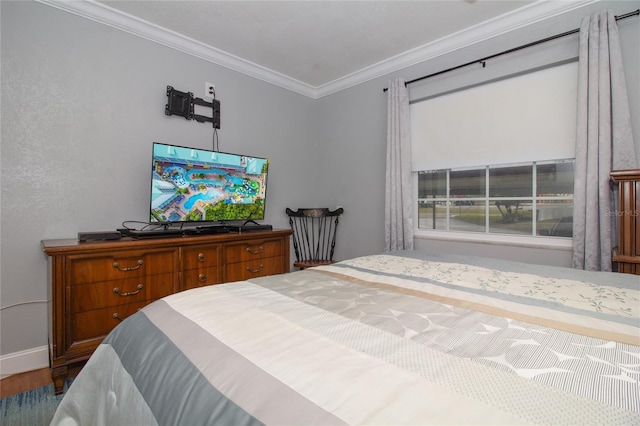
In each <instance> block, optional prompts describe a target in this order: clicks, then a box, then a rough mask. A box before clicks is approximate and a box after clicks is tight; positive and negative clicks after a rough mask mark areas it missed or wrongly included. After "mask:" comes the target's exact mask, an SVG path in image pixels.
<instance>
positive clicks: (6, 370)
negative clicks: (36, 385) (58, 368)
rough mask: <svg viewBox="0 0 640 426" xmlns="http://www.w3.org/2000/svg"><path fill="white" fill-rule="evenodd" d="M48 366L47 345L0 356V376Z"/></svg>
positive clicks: (3, 376)
mask: <svg viewBox="0 0 640 426" xmlns="http://www.w3.org/2000/svg"><path fill="white" fill-rule="evenodd" d="M46 367H49V347H48V346H41V347H39V348H33V349H28V350H26V351H20V352H14V353H11V354H7V355H2V356H0V378H2V379H4V378H5V377H8V376H11V375H12V374H18V373H24V372H26V371H32V370H39V369H41V368H46Z"/></svg>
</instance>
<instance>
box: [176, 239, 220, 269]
mask: <svg viewBox="0 0 640 426" xmlns="http://www.w3.org/2000/svg"><path fill="white" fill-rule="evenodd" d="M221 257H222V246H220V245H211V244H208V245H203V246H195V247H187V248H184V249H182V269H183V270H189V269H200V268H208V267H211V266H218V265H220V264H221V263H222V260H221Z"/></svg>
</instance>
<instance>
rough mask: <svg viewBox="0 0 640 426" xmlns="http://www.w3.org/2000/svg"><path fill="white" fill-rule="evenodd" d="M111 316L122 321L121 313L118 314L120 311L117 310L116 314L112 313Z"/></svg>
mask: <svg viewBox="0 0 640 426" xmlns="http://www.w3.org/2000/svg"><path fill="white" fill-rule="evenodd" d="M111 317H112V318H113V319H115V320H118V321H122V318H120V315H118V313H117V312H116V313H115V314H113V315H111Z"/></svg>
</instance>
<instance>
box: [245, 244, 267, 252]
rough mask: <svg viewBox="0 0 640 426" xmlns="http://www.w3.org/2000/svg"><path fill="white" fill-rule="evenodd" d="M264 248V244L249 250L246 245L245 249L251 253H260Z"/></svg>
mask: <svg viewBox="0 0 640 426" xmlns="http://www.w3.org/2000/svg"><path fill="white" fill-rule="evenodd" d="M263 250H264V246H263V245H260V247H259V248H258V250H251V247H247V251H248V252H249V253H251V254H258V253H262V251H263Z"/></svg>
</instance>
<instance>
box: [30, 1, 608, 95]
mask: <svg viewBox="0 0 640 426" xmlns="http://www.w3.org/2000/svg"><path fill="white" fill-rule="evenodd" d="M37 1H38V2H39V3H42V4H45V5H48V6H52V7H55V8H57V9H60V10H63V11H66V12H69V13H73V14H75V15H78V16H81V17H83V18H87V19H90V20H93V21H95V22H99V23H101V24H104V25H107V26H110V27H112V28H116V29H118V30H121V31H125V32H128V33H130V34H133V35H136V36H138V37H142V38H144V39H147V40H150V41H153V42H156V43H159V44H161V45H164V46H167V47H170V48H172V49H176V50H178V51H181V52H183V53H186V54H189V55H192V56H195V57H197V58H200V59H203V60H205V61H209V62H212V63H215V64H217V65H221V66H223V67H226V68H229V69H232V70H234V71H237V72H240V73H242V74H245V75H248V76H251V77H254V78H257V79H259V80H262V81H265V82H268V83H271V84H274V85H276V86H279V87H282V88H284V89H287V90H291V91H293V92H296V93H299V94H301V95H304V96H307V97H310V98H313V99H318V98H321V97H324V96H327V95H330V94H332V93H335V92H339V91H341V90H344V89H347V88H349V87H353V86H356V85H358V84H360V83H364V82H366V81H369V80H372V79H374V78H377V77H381V76H384V75H386V74H389V73H392V72H395V71H398V70H401V69H403V68H406V67H409V66H411V65H415V64H418V63H420V62H424V61H427V60H430V59H433V58H435V57H438V56H441V55H445V54H447V53H450V52H454V51H456V50H458V49H462V48H464V47H468V46H471V45H474V44H476V43H480V42H483V41H486V40H489V39H491V38H493V37H497V36H500V35H503V34H506V33H509V32H511V31H515V30H517V29H519V28H523V27H526V26H528V25H531V24H534V23H536V22H540V21H543V20H545V19H549V18H552V17H554V16H558V15H562V14H564V13H567V12H570V11H573V10H576V9H580V8H582V7H585V6H586V5H589V4H592V3H596V2H597V1H598V0H580V1H539V2H535V3H532V4H530V5H529V6H526V7H523V8H520V9H517V10H515V11H513V12H511V13H508V14H505V15H502V16H499V17H497V18H494V19H492V20H489V21H486V22H483V23H481V24H478V25H475V26H473V27H469V28H466V29H464V30H462V31H459V32H457V33H454V34H451V35H449V36H447V37H444V38H441V39H439V40H435V41H433V42H431V43H428V44H425V45H423V46H420V47H418V48H415V49H411V50H409V51H406V52H403V53H401V54H399V55H396V56H394V57H391V58H389V59H386V60H384V61H381V62H378V63H376V64H373V65H371V66H368V67H366V68H363V69H361V70H358V71H356V72H353V73H351V74H348V75H346V76H344V77H341V78H338V79H336V80H333V81H331V82H329V83H326V84H323V85H320V86H311V85H309V84H306V83H303V82H301V81H299V80H296V79H293V78H291V77H288V76H286V75H284V74H282V73H279V72H276V71H273V70H271V69H268V68H266V67H263V66H261V65H258V64H256V63H253V62H251V61H248V60H245V59H242V58H240V57H237V56H235V55H232V54H230V53H227V52H225V51H222V50H220V49H217V48H215V47H213V46H209V45H207V44H204V43H202V42H199V41H197V40H194V39H192V38H189V37H186V36H184V35H182V34H179V33H176V32H174V31H171V30H168V29H166V28H163V27H160V26H158V25H155V24H152V23H149V22H147V21H144V20H141V19H139V18H136V17H135V16H132V15H129V14H126V13H123V12H120V11H118V10H116V9H113V8H111V7H109V6H106V5H104V4H102V3H97V2H95V1H93V0H83V1H60V0H37Z"/></svg>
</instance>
